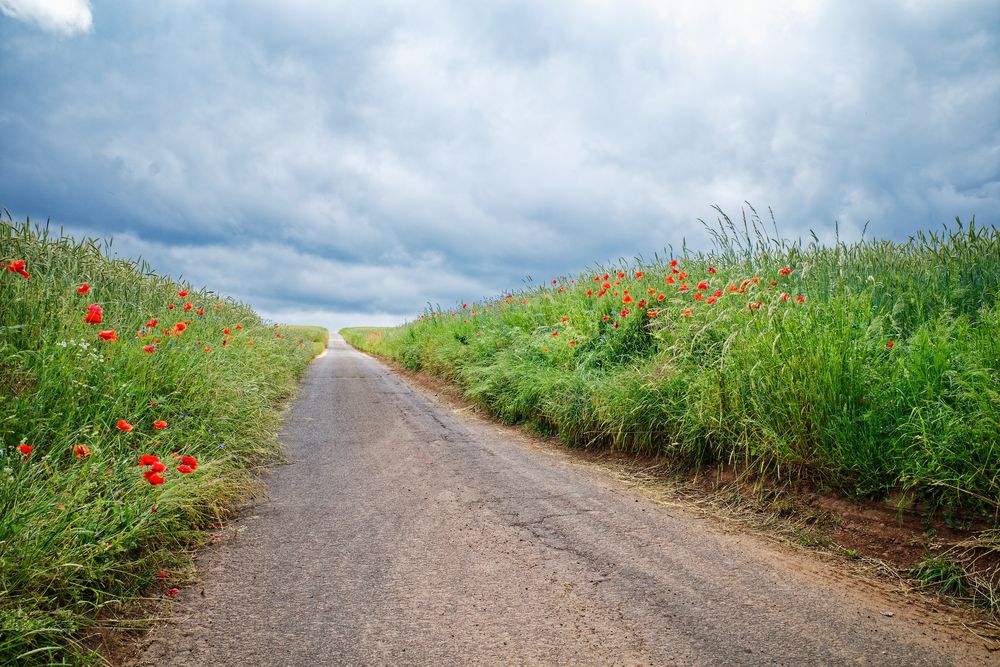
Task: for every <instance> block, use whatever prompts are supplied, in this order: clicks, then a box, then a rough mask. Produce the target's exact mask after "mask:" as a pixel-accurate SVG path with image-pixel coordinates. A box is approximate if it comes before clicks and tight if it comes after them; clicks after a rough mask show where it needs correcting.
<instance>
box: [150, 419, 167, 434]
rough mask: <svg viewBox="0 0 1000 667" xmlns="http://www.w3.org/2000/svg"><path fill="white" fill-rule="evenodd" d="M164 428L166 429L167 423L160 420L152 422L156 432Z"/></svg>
mask: <svg viewBox="0 0 1000 667" xmlns="http://www.w3.org/2000/svg"><path fill="white" fill-rule="evenodd" d="M166 427H167V422H165V421H163V420H162V419H157V420H153V428H155V429H156V430H157V431H162V430H163V429H165V428H166Z"/></svg>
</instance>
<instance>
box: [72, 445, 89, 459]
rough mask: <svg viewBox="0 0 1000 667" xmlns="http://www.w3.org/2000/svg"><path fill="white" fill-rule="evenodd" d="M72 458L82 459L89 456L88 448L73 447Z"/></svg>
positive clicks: (82, 446)
mask: <svg viewBox="0 0 1000 667" xmlns="http://www.w3.org/2000/svg"><path fill="white" fill-rule="evenodd" d="M73 456H75V457H76V458H78V459H82V458H83V457H84V456H90V447H88V446H87V445H82V444H81V445H73Z"/></svg>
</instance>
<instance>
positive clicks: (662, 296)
mask: <svg viewBox="0 0 1000 667" xmlns="http://www.w3.org/2000/svg"><path fill="white" fill-rule="evenodd" d="M666 298H667V295H666V294H661V295H660V296H658V297H656V300H657V301H663V300H664V299H666Z"/></svg>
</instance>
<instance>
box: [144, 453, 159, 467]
mask: <svg viewBox="0 0 1000 667" xmlns="http://www.w3.org/2000/svg"><path fill="white" fill-rule="evenodd" d="M159 462H160V457H159V456H156V455H155V454H143V455H142V456H140V457H139V465H141V466H151V465H153V464H154V463H159Z"/></svg>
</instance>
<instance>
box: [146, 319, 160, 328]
mask: <svg viewBox="0 0 1000 667" xmlns="http://www.w3.org/2000/svg"><path fill="white" fill-rule="evenodd" d="M158 322H159V320H157V319H156V318H155V317H154V318H153V319H151V320H150V321H148V322H146V328H147V329H152V328H153V327H155V326H156V325H157V324H158Z"/></svg>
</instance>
